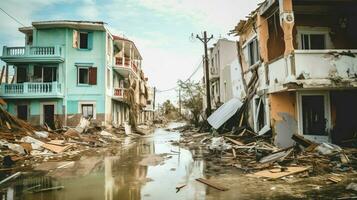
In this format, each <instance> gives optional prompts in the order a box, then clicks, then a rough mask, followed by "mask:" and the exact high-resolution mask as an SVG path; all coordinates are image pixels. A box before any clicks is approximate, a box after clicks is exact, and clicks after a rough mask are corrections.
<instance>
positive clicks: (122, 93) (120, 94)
mask: <svg viewBox="0 0 357 200" xmlns="http://www.w3.org/2000/svg"><path fill="white" fill-rule="evenodd" d="M126 95H127V89H126V88H114V94H113V96H114V97H115V98H122V99H124V98H126Z"/></svg>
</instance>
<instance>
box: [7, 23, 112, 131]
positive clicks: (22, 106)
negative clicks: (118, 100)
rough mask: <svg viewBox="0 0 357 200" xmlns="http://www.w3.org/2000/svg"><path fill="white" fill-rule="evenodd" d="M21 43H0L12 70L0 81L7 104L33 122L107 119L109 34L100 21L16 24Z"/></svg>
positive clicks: (52, 123)
mask: <svg viewBox="0 0 357 200" xmlns="http://www.w3.org/2000/svg"><path fill="white" fill-rule="evenodd" d="M19 31H20V32H22V33H23V34H24V35H25V45H24V46H23V47H6V46H4V47H3V54H2V56H1V59H2V60H3V61H4V62H5V63H6V68H14V71H15V74H14V76H13V77H12V78H11V77H10V78H9V76H7V75H8V73H7V72H8V71H9V70H5V73H4V74H5V76H6V78H5V79H7V81H5V83H2V84H1V88H0V96H1V98H3V99H4V100H5V101H6V102H7V110H8V111H9V112H10V113H12V114H14V115H16V116H18V117H19V118H22V119H24V120H27V121H29V122H31V123H32V124H35V125H43V124H45V123H46V124H47V125H49V126H51V127H55V125H60V124H62V125H69V126H72V125H76V124H77V123H78V122H79V119H80V117H81V116H84V117H91V118H93V120H95V121H97V122H98V123H99V124H100V125H105V124H109V123H111V121H112V120H111V110H112V108H111V107H112V85H113V82H112V81H110V80H112V78H111V76H112V63H113V62H112V61H113V39H112V35H111V34H110V33H109V31H108V30H107V29H106V27H105V25H104V23H103V22H87V21H64V20H61V21H43V22H33V23H32V26H31V27H22V28H19Z"/></svg>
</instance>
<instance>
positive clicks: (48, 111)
mask: <svg viewBox="0 0 357 200" xmlns="http://www.w3.org/2000/svg"><path fill="white" fill-rule="evenodd" d="M43 122H44V124H45V123H46V124H47V125H48V126H49V127H50V128H52V129H54V128H55V105H54V104H45V105H43Z"/></svg>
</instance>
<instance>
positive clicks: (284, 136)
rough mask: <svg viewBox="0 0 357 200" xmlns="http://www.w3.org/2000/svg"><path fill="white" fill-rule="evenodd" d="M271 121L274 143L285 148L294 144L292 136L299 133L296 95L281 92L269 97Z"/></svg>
mask: <svg viewBox="0 0 357 200" xmlns="http://www.w3.org/2000/svg"><path fill="white" fill-rule="evenodd" d="M269 101H270V116H271V117H270V120H271V126H272V130H273V138H274V143H275V145H277V146H278V147H281V148H285V147H289V146H292V145H293V144H294V142H293V140H292V139H291V136H292V135H293V134H294V133H297V131H298V126H297V114H296V93H295V92H281V93H274V94H270V95H269Z"/></svg>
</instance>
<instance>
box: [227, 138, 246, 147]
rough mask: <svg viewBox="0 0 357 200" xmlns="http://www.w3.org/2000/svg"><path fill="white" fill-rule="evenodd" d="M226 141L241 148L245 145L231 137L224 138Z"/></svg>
mask: <svg viewBox="0 0 357 200" xmlns="http://www.w3.org/2000/svg"><path fill="white" fill-rule="evenodd" d="M224 139H226V140H228V141H230V142H232V143H233V144H236V145H239V146H243V145H244V143H242V142H239V141H238V140H233V139H232V138H229V137H224Z"/></svg>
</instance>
